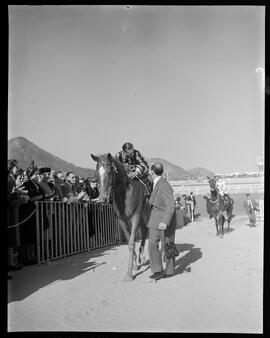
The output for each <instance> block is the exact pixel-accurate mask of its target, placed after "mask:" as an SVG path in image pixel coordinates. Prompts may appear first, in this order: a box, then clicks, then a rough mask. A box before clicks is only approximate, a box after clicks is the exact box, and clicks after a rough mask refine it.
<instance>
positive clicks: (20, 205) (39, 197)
mask: <svg viewBox="0 0 270 338" xmlns="http://www.w3.org/2000/svg"><path fill="white" fill-rule="evenodd" d="M98 197H99V191H98V186H97V180H96V177H95V176H92V177H88V178H86V179H84V178H82V177H79V176H77V175H75V173H74V172H67V173H64V172H62V171H61V170H57V171H53V170H51V168H47V167H46V168H45V167H43V168H37V167H35V166H34V163H32V164H31V166H29V167H28V168H26V169H25V170H23V169H19V166H18V162H17V160H15V159H11V160H8V269H9V271H12V270H18V269H20V268H21V267H22V266H23V265H29V264H35V263H36V216H35V203H34V202H35V201H62V202H65V203H78V202H84V203H91V202H95V201H96V200H98ZM43 221H44V229H46V228H48V227H49V221H48V219H47V217H46V215H45V218H44V220H43ZM8 278H12V277H11V276H9V277H8Z"/></svg>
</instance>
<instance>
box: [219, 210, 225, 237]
mask: <svg viewBox="0 0 270 338" xmlns="http://www.w3.org/2000/svg"><path fill="white" fill-rule="evenodd" d="M224 219H225V217H224V215H223V212H222V211H221V212H220V213H219V215H218V224H219V230H220V231H219V233H220V237H221V238H222V237H223V235H224Z"/></svg>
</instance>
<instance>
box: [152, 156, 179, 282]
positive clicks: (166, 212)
mask: <svg viewBox="0 0 270 338" xmlns="http://www.w3.org/2000/svg"><path fill="white" fill-rule="evenodd" d="M150 173H151V175H152V177H153V181H154V188H153V192H152V194H151V196H150V199H149V204H150V207H151V213H150V218H149V221H148V225H147V227H148V228H149V245H148V253H149V260H150V267H151V271H152V272H153V274H152V275H151V276H150V278H153V279H155V280H158V279H161V278H167V277H171V276H173V275H174V273H175V255H174V254H173V255H172V257H169V258H168V257H166V255H165V262H166V270H165V272H163V266H162V255H161V252H160V250H159V242H160V240H161V239H162V236H163V234H164V242H165V243H168V244H169V245H170V246H171V247H173V248H175V244H174V238H175V228H176V214H175V202H174V197H173V189H172V187H171V186H170V184H169V183H168V181H167V180H166V179H165V178H163V177H162V174H163V165H162V163H161V162H155V163H154V164H153V165H152V166H151V170H150ZM174 252H175V251H174Z"/></svg>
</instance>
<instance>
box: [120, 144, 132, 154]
mask: <svg viewBox="0 0 270 338" xmlns="http://www.w3.org/2000/svg"><path fill="white" fill-rule="evenodd" d="M122 149H123V150H124V151H125V152H127V153H132V152H133V150H134V147H133V144H132V143H130V142H126V143H124V144H123V147H122Z"/></svg>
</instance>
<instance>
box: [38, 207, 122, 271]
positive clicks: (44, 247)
mask: <svg viewBox="0 0 270 338" xmlns="http://www.w3.org/2000/svg"><path fill="white" fill-rule="evenodd" d="M35 204H36V231H37V236H36V237H37V264H40V263H44V262H47V261H51V260H53V259H57V258H61V257H66V256H69V255H73V254H76V253H79V252H84V251H88V250H91V249H96V248H100V247H104V246H109V245H113V244H117V243H120V242H121V232H120V228H119V226H118V221H117V217H116V216H115V214H114V211H113V208H112V205H111V204H91V203H70V204H68V203H64V202H53V201H38V202H35Z"/></svg>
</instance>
